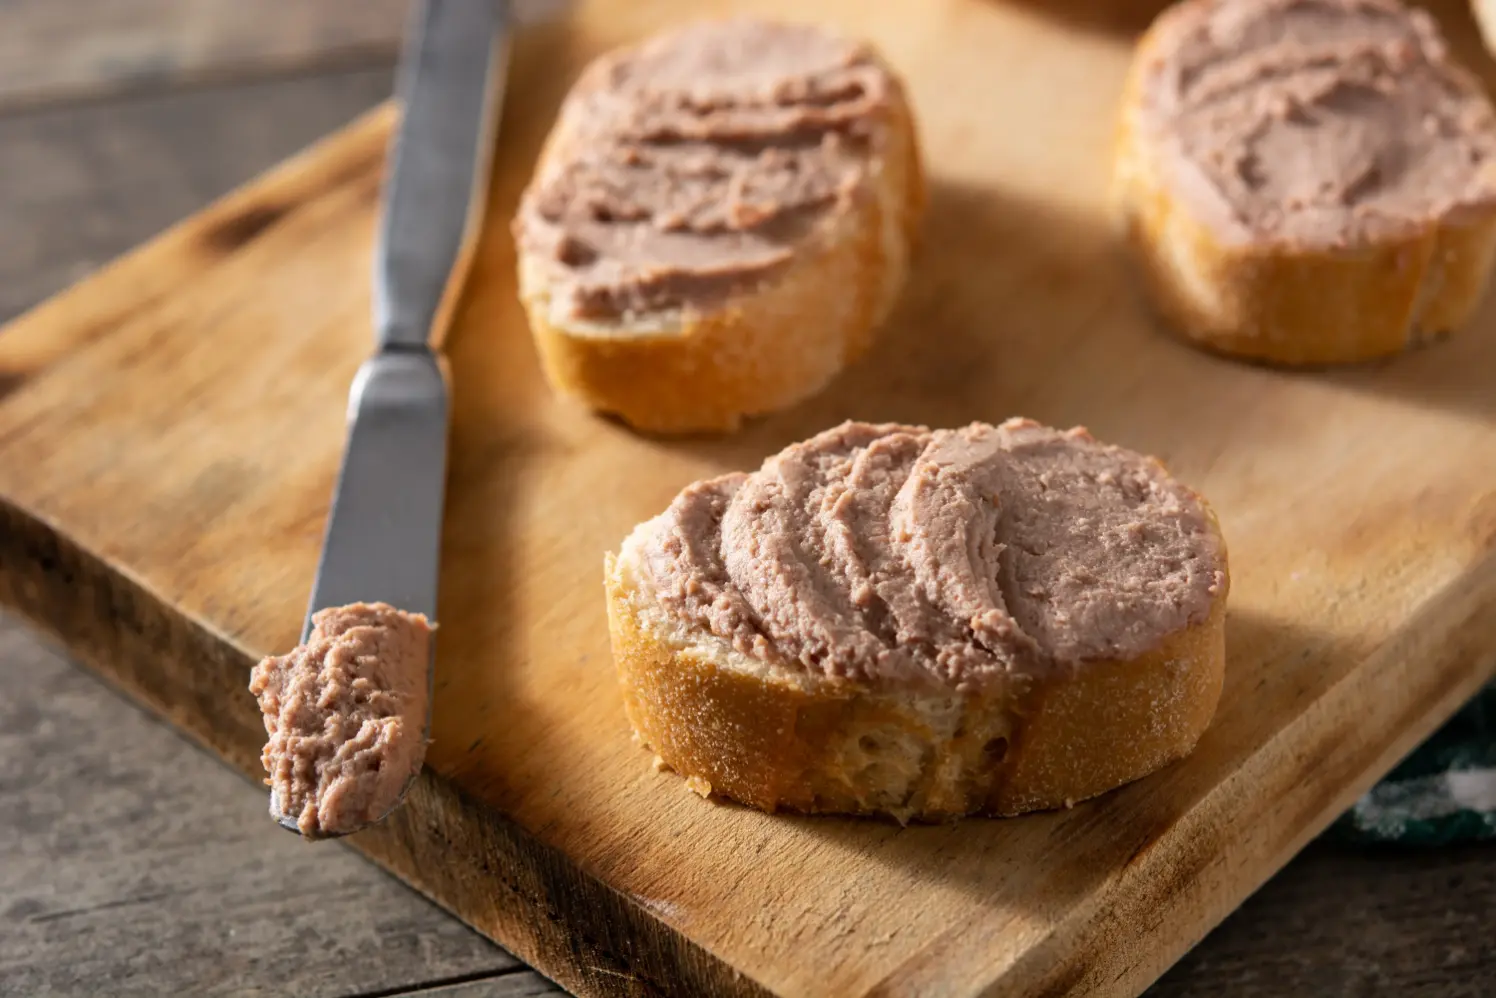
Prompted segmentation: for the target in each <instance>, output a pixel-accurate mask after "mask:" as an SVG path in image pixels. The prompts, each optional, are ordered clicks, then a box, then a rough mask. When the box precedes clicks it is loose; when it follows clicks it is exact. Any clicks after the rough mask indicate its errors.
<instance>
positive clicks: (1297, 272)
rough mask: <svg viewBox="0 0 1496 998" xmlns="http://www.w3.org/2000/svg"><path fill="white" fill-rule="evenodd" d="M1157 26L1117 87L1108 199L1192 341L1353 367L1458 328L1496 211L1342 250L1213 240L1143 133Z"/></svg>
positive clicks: (1468, 310)
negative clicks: (1145, 73) (1120, 89)
mask: <svg viewBox="0 0 1496 998" xmlns="http://www.w3.org/2000/svg"><path fill="white" fill-rule="evenodd" d="M1158 35H1159V32H1158V27H1157V24H1155V27H1154V28H1153V29H1150V30H1149V32H1148V33H1147V34H1145V35H1144V36H1143V39H1142V40H1141V41H1140V42H1139V44H1138V48H1137V52H1136V54H1135V56H1134V58H1133V63H1132V69H1131V71H1130V72H1129V74H1128V78H1127V82H1126V84H1125V87H1124V90H1123V98H1122V113H1121V119H1120V122H1119V125H1118V129H1117V133H1116V148H1115V153H1114V169H1113V185H1112V202H1113V210H1114V213H1115V214H1116V216H1117V219H1118V222H1119V223H1120V226H1121V229H1122V234H1123V238H1124V239H1125V241H1126V243H1127V245H1128V247H1129V248H1130V250H1131V255H1132V257H1133V259H1134V261H1135V263H1136V265H1137V269H1138V271H1139V274H1140V277H1141V280H1142V283H1143V286H1144V290H1145V291H1146V292H1147V294H1148V296H1149V298H1150V299H1151V301H1152V303H1153V305H1154V307H1155V308H1156V309H1157V311H1158V312H1159V313H1160V316H1161V317H1162V318H1163V319H1164V320H1165V322H1166V323H1167V324H1168V325H1170V326H1171V327H1173V328H1174V329H1175V330H1176V331H1177V332H1178V333H1180V334H1182V335H1183V336H1184V337H1185V338H1187V339H1189V340H1191V341H1193V342H1194V343H1196V344H1198V345H1200V346H1203V347H1206V348H1208V349H1210V350H1214V351H1218V352H1220V353H1225V354H1230V355H1232V356H1237V357H1243V358H1247V359H1251V360H1256V361H1261V362H1265V363H1270V364H1283V365H1330V364H1345V363H1355V362H1359V361H1367V360H1373V359H1376V358H1379V357H1387V356H1391V355H1395V354H1398V353H1401V352H1403V351H1405V350H1407V349H1410V348H1412V347H1414V346H1417V345H1418V344H1420V343H1422V342H1425V341H1427V340H1430V339H1433V338H1436V337H1438V336H1440V335H1442V334H1445V333H1450V332H1453V331H1455V330H1457V329H1458V328H1459V327H1461V326H1463V325H1464V324H1465V323H1466V322H1467V321H1468V320H1469V319H1470V317H1471V315H1472V313H1473V312H1474V311H1475V308H1476V306H1477V305H1479V303H1480V301H1481V298H1482V297H1483V296H1484V293H1485V289H1486V283H1487V281H1488V279H1489V275H1490V272H1491V265H1492V261H1493V258H1496V211H1485V212H1481V213H1476V212H1473V211H1472V212H1467V213H1464V214H1462V216H1461V217H1460V219H1458V220H1445V221H1442V222H1441V221H1439V220H1438V219H1434V218H1430V219H1429V220H1428V223H1427V225H1425V226H1424V227H1423V228H1422V229H1420V230H1419V231H1416V232H1413V233H1411V234H1408V235H1404V236H1400V237H1397V238H1385V239H1380V240H1375V241H1370V242H1368V243H1366V244H1363V245H1359V246H1353V247H1347V248H1344V249H1326V248H1316V247H1306V246H1293V245H1288V244H1284V243H1267V242H1261V243H1255V242H1245V243H1242V244H1239V245H1238V244H1232V243H1227V242H1224V241H1222V240H1220V239H1218V238H1217V236H1216V235H1215V233H1213V232H1212V231H1211V229H1210V228H1209V227H1208V226H1207V225H1205V224H1203V223H1202V222H1201V221H1200V220H1199V219H1197V218H1195V217H1194V216H1193V215H1192V214H1191V212H1190V211H1189V210H1188V208H1187V207H1186V206H1185V205H1184V204H1183V203H1182V202H1181V201H1180V199H1179V198H1178V197H1177V196H1176V194H1175V192H1174V191H1173V190H1171V189H1170V185H1169V183H1168V180H1167V178H1166V177H1164V176H1163V175H1162V172H1161V168H1160V164H1159V163H1158V162H1157V158H1156V157H1155V156H1154V155H1153V154H1152V152H1151V151H1150V149H1149V146H1148V143H1147V142H1146V141H1145V140H1144V139H1143V138H1142V136H1141V133H1140V129H1139V125H1138V119H1139V115H1140V113H1141V108H1142V100H1143V86H1142V77H1143V70H1144V68H1145V67H1146V66H1147V65H1148V64H1149V63H1150V62H1154V61H1156V60H1157V59H1159V58H1160V56H1161V53H1159V52H1158V51H1157V49H1158V47H1159V45H1158Z"/></svg>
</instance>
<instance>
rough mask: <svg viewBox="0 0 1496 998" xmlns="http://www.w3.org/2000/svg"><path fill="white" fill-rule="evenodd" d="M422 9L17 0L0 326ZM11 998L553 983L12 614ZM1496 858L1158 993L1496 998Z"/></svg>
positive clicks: (1219, 962) (4, 91)
mask: <svg viewBox="0 0 1496 998" xmlns="http://www.w3.org/2000/svg"><path fill="white" fill-rule="evenodd" d="M404 9H405V0H362V2H360V3H359V4H350V3H347V2H341V0H256V2H255V3H252V4H246V3H243V2H242V0H68V2H67V3H57V2H56V0H3V2H0V232H3V233H4V238H3V239H0V320H3V319H9V318H11V317H13V316H15V315H16V314H18V313H19V312H21V311H23V310H24V309H26V308H27V307H29V306H31V305H33V304H35V303H36V302H37V301H39V300H41V299H42V298H44V297H46V296H47V295H49V294H51V293H53V292H55V291H57V290H59V289H60V288H62V287H63V286H65V285H66V284H68V283H70V282H72V281H74V280H76V279H77V278H79V277H81V276H83V275H84V274H86V273H88V272H89V271H90V270H92V269H94V268H95V267H98V266H99V265H101V264H103V263H105V262H106V261H107V260H109V259H110V258H111V257H113V256H115V255H117V254H119V253H120V252H122V251H124V250H126V249H128V248H130V247H131V246H132V245H134V244H136V243H138V242H140V241H141V240H143V239H146V238H148V237H149V236H151V235H152V234H153V233H155V232H157V231H159V230H160V229H161V228H162V227H164V226H166V225H168V224H170V223H171V222H173V221H174V220H176V219H178V218H180V217H182V216H183V215H186V214H188V213H190V212H192V211H193V210H195V209H197V208H198V207H200V206H201V205H203V204H204V203H205V202H207V201H209V200H210V199H212V198H214V197H216V196H218V195H219V194H221V193H223V192H224V191H226V190H228V189H229V188H231V187H232V186H234V185H236V184H238V183H240V182H242V181H244V180H247V179H248V178H250V177H252V176H253V175H255V174H256V173H257V172H259V171H261V170H263V169H264V168H265V167H267V166H269V165H270V164H272V163H274V162H275V161H277V160H279V159H281V158H282V157H284V156H286V155H287V154H289V153H291V152H293V151H295V150H296V149H298V148H300V147H302V146H304V145H306V144H307V143H308V142H310V141H312V140H313V139H315V138H317V137H318V136H320V135H322V134H324V133H325V132H328V131H330V130H332V129H333V128H335V127H337V126H338V125H340V124H342V123H343V122H345V121H346V120H348V119H350V118H352V117H353V116H354V115H355V114H357V113H358V112H360V111H362V110H364V109H365V108H367V107H368V106H370V105H372V104H374V103H375V102H377V101H379V100H381V99H383V98H384V97H385V96H387V94H388V93H389V90H390V85H391V80H392V74H391V69H392V66H393V61H394V54H395V47H396V42H397V39H398V35H399V31H400V29H401V26H402V23H403V16H404ZM0 663H3V666H0V803H3V806H0V994H4V995H9V994H17V995H28V996H30V995H51V994H69V995H71V994H79V995H92V994H104V993H107V994H111V995H113V994H121V995H123V994H140V995H158V994H213V995H219V994H223V995H229V994H232V995H239V994H296V995H307V996H317V995H347V996H353V995H361V996H366V998H367V996H374V995H381V996H383V995H404V994H415V993H419V994H421V995H426V996H436V998H477V996H520V995H539V994H549V993H556V991H555V989H554V987H553V986H552V985H550V984H549V983H548V982H546V981H545V980H544V979H543V978H541V977H540V976H539V975H537V974H535V973H534V972H533V971H530V970H529V969H528V968H526V967H524V966H523V965H522V964H520V963H519V962H518V961H516V960H515V959H514V958H513V957H511V956H509V955H508V954H507V953H505V952H504V951H503V950H502V949H500V948H498V947H497V946H494V945H493V944H491V943H489V942H488V941H486V940H484V939H482V938H481V937H479V936H478V935H477V934H476V933H474V932H472V931H471V930H469V929H467V928H466V927H465V926H463V925H462V924H461V923H459V922H457V921H456V920H455V919H453V918H451V917H449V916H447V915H446V914H444V913H442V912H441V911H439V910H438V909H437V908H435V907H434V906H433V905H431V904H429V903H428V902H426V901H425V900H423V899H422V898H420V897H419V896H418V895H416V894H415V893H413V892H412V891H410V890H408V889H406V888H405V887H403V886H401V885H400V884H398V883H396V882H395V881H393V880H391V879H390V878H388V877H386V876H385V875H384V874H382V873H380V872H379V871H378V870H376V869H375V868H374V867H372V866H370V865H368V864H366V863H365V862H364V861H363V860H361V859H359V858H358V857H357V856H355V855H354V854H353V853H352V852H351V851H349V850H346V849H344V848H342V847H340V846H337V845H326V846H321V847H317V848H315V849H313V848H309V847H307V846H306V845H305V844H304V843H302V842H300V841H298V840H296V839H294V838H293V837H291V836H288V835H286V834H284V833H283V832H280V831H279V830H277V829H276V828H275V826H274V825H273V824H272V823H271V822H269V821H268V820H267V819H266V818H265V817H264V806H265V805H264V795H263V791H262V790H261V789H259V788H257V787H254V786H252V785H250V784H248V783H246V782H245V781H244V780H243V779H241V778H240V777H239V776H237V775H236V774H234V773H233V772H231V771H229V770H228V769H227V768H225V767H224V766H222V765H220V764H219V763H218V762H216V761H215V760H213V759H211V758H209V757H208V756H207V755H205V754H204V753H202V752H200V751H198V750H197V749H195V748H194V747H192V746H191V745H189V744H188V743H187V742H186V741H184V740H182V739H180V738H178V737H176V736H175V735H174V734H173V733H171V732H170V731H169V730H168V729H167V728H165V727H164V726H163V725H162V724H160V723H159V722H157V721H155V720H153V719H152V718H150V717H149V716H147V715H146V714H144V713H143V712H141V711H140V710H138V709H136V708H135V707H133V706H132V705H130V704H129V703H127V702H126V701H124V700H123V699H121V698H120V697H119V696H117V695H116V694H115V693H113V692H112V691H110V690H109V689H108V688H106V687H105V686H104V685H103V684H102V683H100V682H99V681H98V680H97V679H95V678H93V677H92V676H91V675H89V674H87V673H85V672H83V671H81V670H80V669H79V668H77V667H76V666H74V665H72V664H70V663H69V662H68V661H67V660H66V659H65V657H64V656H62V655H61V654H59V653H58V652H57V651H56V650H54V649H52V648H50V647H48V646H47V645H45V644H44V643H43V642H42V641H41V640H40V639H39V638H37V637H36V636H35V635H33V634H32V633H31V632H30V631H28V630H27V629H26V628H25V627H24V626H23V625H21V624H20V623H19V622H17V621H15V620H13V619H11V618H8V617H3V616H0ZM1493 896H1496V849H1493V848H1480V847H1466V848H1460V849H1450V850H1442V851H1438V852H1420V851H1407V850H1395V849H1386V850H1347V849H1343V848H1335V847H1333V846H1329V845H1315V846H1313V847H1311V848H1310V849H1309V850H1308V851H1307V852H1306V853H1305V854H1304V855H1303V856H1301V857H1300V858H1299V859H1298V860H1296V861H1295V862H1294V863H1293V864H1292V865H1291V866H1289V867H1288V868H1287V869H1286V870H1285V871H1283V873H1281V874H1280V875H1279V876H1278V877H1277V878H1275V879H1274V880H1273V881H1272V882H1271V883H1269V884H1268V885H1267V886H1266V887H1265V888H1264V889H1263V890H1262V891H1261V892H1260V893H1259V894H1258V895H1257V896H1256V897H1254V898H1253V899H1251V900H1250V901H1249V902H1248V903H1247V904H1246V905H1245V906H1244V907H1243V908H1242V910H1241V911H1240V912H1238V913H1237V914H1236V915H1234V916H1232V917H1231V918H1230V919H1229V920H1228V921H1227V922H1226V923H1225V924H1224V925H1222V926H1221V927H1220V928H1219V929H1218V930H1216V931H1215V932H1214V933H1213V934H1212V935H1211V936H1209V937H1208V938H1207V939H1206V940H1205V941H1204V942H1203V943H1202V944H1201V945H1200V946H1199V947H1198V948H1196V949H1195V950H1194V951H1193V952H1192V953H1191V954H1190V955H1189V956H1188V957H1186V958H1185V960H1184V961H1183V962H1182V963H1180V964H1179V965H1178V966H1177V967H1176V968H1174V969H1173V970H1172V971H1170V972H1169V974H1168V975H1166V976H1165V977H1164V979H1163V980H1161V981H1160V982H1159V983H1158V984H1157V985H1155V986H1154V988H1153V989H1151V990H1150V991H1149V994H1150V995H1153V996H1182V995H1194V994H1222V995H1240V996H1267V995H1288V994H1315V995H1326V996H1333V995H1346V996H1350V995H1370V994H1382V993H1389V994H1393V993H1395V994H1400V995H1439V996H1456V995H1471V996H1475V995H1489V994H1490V993H1491V985H1490V983H1489V982H1490V981H1492V980H1496V941H1493V940H1496V934H1493V926H1492V924H1491V921H1490V916H1489V915H1488V912H1489V911H1490V910H1491V898H1492V897H1493Z"/></svg>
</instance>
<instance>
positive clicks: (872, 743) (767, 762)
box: [605, 424, 1229, 822]
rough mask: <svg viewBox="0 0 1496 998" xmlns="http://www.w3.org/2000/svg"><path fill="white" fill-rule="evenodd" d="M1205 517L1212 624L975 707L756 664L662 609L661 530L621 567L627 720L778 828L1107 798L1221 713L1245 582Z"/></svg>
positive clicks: (977, 695) (662, 759)
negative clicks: (788, 814)
mask: <svg viewBox="0 0 1496 998" xmlns="http://www.w3.org/2000/svg"><path fill="white" fill-rule="evenodd" d="M1010 425H1011V424H1010ZM1190 495H1191V496H1192V495H1193V494H1190ZM1196 498H1197V497H1196ZM1199 502H1200V508H1201V509H1203V511H1204V514H1205V517H1206V519H1207V522H1208V527H1207V530H1208V532H1209V534H1210V536H1211V537H1212V539H1213V542H1214V544H1215V545H1216V547H1217V549H1218V550H1219V553H1220V554H1219V557H1220V561H1219V565H1220V569H1221V583H1220V584H1219V585H1217V586H1216V587H1215V589H1214V592H1213V594H1212V595H1211V597H1210V600H1209V605H1208V609H1207V611H1206V612H1205V613H1204V614H1203V615H1201V616H1200V617H1199V618H1198V619H1196V620H1194V621H1193V622H1191V623H1189V624H1188V625H1187V626H1183V627H1181V628H1179V629H1177V630H1174V631H1173V632H1171V633H1169V634H1167V635H1165V636H1164V637H1163V638H1162V639H1161V640H1159V641H1157V642H1156V643H1154V644H1153V645H1152V646H1151V647H1148V648H1146V649H1145V650H1143V651H1141V652H1140V653H1138V654H1135V655H1130V656H1127V657H1116V658H1092V659H1088V660H1083V661H1079V662H1072V663H1069V664H1068V665H1067V666H1066V667H1065V668H1062V669H1059V670H1057V671H1055V672H1054V673H1053V674H1049V675H1041V676H1040V677H1039V678H1033V677H1031V676H1028V675H1024V674H1023V673H1022V672H1018V673H1015V674H1014V675H1012V676H1011V678H1009V679H1008V680H1006V681H1004V682H1001V683H998V684H996V685H992V684H989V685H988V686H987V687H986V688H984V689H981V690H974V691H964V692H963V691H961V690H959V689H955V688H949V687H948V688H944V689H940V688H926V689H911V688H907V687H898V686H890V685H888V684H886V683H879V682H876V681H870V680H867V679H852V678H844V677H830V676H826V675H821V674H816V673H814V672H812V671H810V670H806V669H804V668H800V667H797V665H796V663H793V662H790V663H786V662H783V661H777V662H776V661H766V660H765V658H763V657H762V656H758V655H754V654H751V653H750V652H746V651H744V650H741V648H740V647H738V646H735V644H734V643H733V642H731V641H729V640H727V639H726V638H725V637H723V636H720V635H719V634H716V633H713V632H712V631H711V630H709V629H707V628H706V627H704V626H702V625H701V624H700V623H696V622H692V621H688V620H686V619H683V618H682V617H681V616H680V615H679V614H675V613H671V612H669V611H668V610H667V609H665V608H664V607H662V606H661V604H660V601H659V599H658V597H657V595H656V591H655V589H654V583H653V582H652V581H651V570H650V565H649V560H650V556H649V554H648V551H647V548H648V547H649V543H650V541H649V537H650V534H651V532H652V531H654V530H656V529H658V524H657V523H655V522H654V521H651V522H647V523H645V524H641V525H640V527H639V528H638V529H636V530H635V531H634V532H633V533H632V534H631V535H630V536H629V538H628V539H627V540H625V541H624V543H623V545H622V548H621V550H620V551H619V552H618V553H617V554H616V555H613V554H610V555H608V556H607V558H606V562H605V587H606V593H607V605H608V621H609V627H610V631H611V635H612V643H613V655H614V661H615V663H616V666H617V670H618V675H619V678H620V681H621V684H622V689H623V696H624V706H625V709H626V711H627V714H628V717H629V720H630V722H631V723H632V725H633V727H634V730H635V732H636V733H637V735H638V737H639V738H640V740H641V741H642V742H643V743H644V744H645V745H646V746H648V747H650V748H652V749H653V750H654V751H655V752H656V753H657V760H656V762H657V766H663V767H668V768H670V769H673V770H674V771H675V772H677V773H679V774H681V775H682V776H684V777H686V786H687V787H688V788H690V789H692V790H694V791H696V792H697V793H699V794H701V795H703V796H707V795H711V794H715V795H720V796H723V797H727V798H731V799H733V800H736V801H739V802H741V803H744V804H748V805H750V806H752V807H755V808H759V809H761V810H764V811H769V812H773V811H776V810H790V811H797V812H805V813H836V814H865V815H887V816H891V817H893V818H895V819H897V820H898V821H900V822H909V821H939V820H947V819H953V818H958V817H961V816H963V815H972V814H981V815H1015V814H1020V813H1023V812H1028V811H1036V810H1046V809H1053V808H1059V807H1068V806H1070V805H1072V804H1074V803H1075V802H1077V801H1081V800H1085V799H1087V798H1090V797H1094V796H1096V795H1099V794H1102V793H1105V792H1106V791H1109V790H1112V789H1114V788H1116V787H1118V786H1121V785H1122V784H1125V783H1127V782H1129V781H1132V780H1135V779H1138V778H1139V777H1142V776H1144V775H1146V774H1148V773H1151V772H1153V771H1154V770H1156V769H1158V768H1159V767H1161V766H1163V765H1165V764H1167V763H1169V762H1171V761H1173V760H1176V759H1179V758H1181V757H1183V756H1185V755H1187V754H1188V753H1189V752H1190V751H1191V750H1192V749H1193V747H1194V746H1195V744H1196V742H1197V740H1198V739H1199V737H1200V735H1201V734H1202V733H1203V732H1204V730H1205V729H1206V727H1207V726H1208V725H1209V723H1210V720H1211V717H1212V716H1213V714H1214V711H1215V707H1216V703H1217V701H1218V699H1219V697H1220V692H1221V686H1222V682H1223V676H1224V668H1225V618H1226V597H1227V592H1228V590H1229V577H1228V576H1227V575H1226V574H1225V547H1224V541H1223V540H1222V539H1221V536H1220V529H1219V525H1218V523H1217V522H1216V519H1215V516H1214V514H1213V513H1211V512H1210V511H1209V507H1208V506H1205V505H1204V503H1203V500H1199Z"/></svg>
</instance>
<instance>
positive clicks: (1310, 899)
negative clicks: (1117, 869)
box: [1148, 844, 1496, 998]
mask: <svg viewBox="0 0 1496 998" xmlns="http://www.w3.org/2000/svg"><path fill="white" fill-rule="evenodd" d="M1493 897H1496V850H1493V849H1491V848H1490V847H1489V846H1478V845H1477V846H1465V847H1461V848H1455V849H1441V850H1422V849H1346V848H1339V847H1336V846H1332V845H1328V844H1320V845H1316V846H1313V847H1311V848H1310V849H1308V850H1306V851H1305V852H1304V853H1303V854H1302V855H1301V856H1300V857H1299V858H1298V859H1296V860H1294V861H1293V862H1292V863H1291V864H1289V865H1288V866H1287V867H1286V868H1284V870H1283V871H1282V872H1281V873H1280V874H1278V876H1277V877H1275V878H1273V880H1271V881H1270V882H1269V883H1268V884H1267V885H1266V886H1265V887H1263V888H1262V890H1261V891H1259V892H1258V893H1257V894H1256V895H1255V896H1254V897H1252V898H1250V899H1249V900H1248V901H1247V902H1246V904H1245V905H1243V906H1242V908H1241V909H1240V910H1239V911H1238V912H1236V913H1235V914H1233V915H1232V916H1231V917H1230V918H1228V919H1227V920H1226V921H1225V922H1224V923H1222V924H1221V926H1220V928H1218V929H1217V930H1216V931H1215V932H1214V933H1212V934H1211V935H1210V936H1209V937H1207V938H1206V940H1205V941H1204V942H1203V943H1201V944H1200V945H1199V946H1198V947H1196V948H1195V949H1194V950H1193V951H1191V952H1190V953H1189V954H1188V955H1186V956H1185V957H1184V959H1183V960H1181V961H1180V962H1179V964H1178V965H1177V966H1176V967H1174V969H1172V970H1171V971H1169V973H1168V974H1167V975H1165V976H1164V977H1163V978H1162V979H1160V980H1159V982H1158V983H1157V984H1156V985H1154V987H1153V988H1152V989H1151V990H1150V991H1149V992H1148V998H1190V996H1193V995H1230V996H1233V998H1270V996H1277V995H1318V996H1322V998H1359V996H1363V995H1374V994H1375V995H1382V994H1387V995H1404V996H1407V995H1427V996H1430V998H1434V996H1437V998H1488V996H1489V995H1491V994H1492V993H1493V989H1492V983H1491V982H1492V981H1496V945H1493V943H1492V927H1491V899H1492V898H1493Z"/></svg>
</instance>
